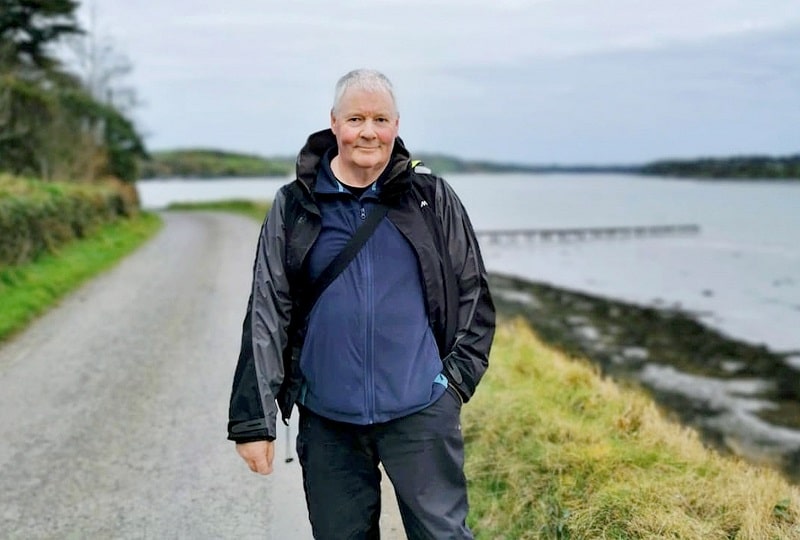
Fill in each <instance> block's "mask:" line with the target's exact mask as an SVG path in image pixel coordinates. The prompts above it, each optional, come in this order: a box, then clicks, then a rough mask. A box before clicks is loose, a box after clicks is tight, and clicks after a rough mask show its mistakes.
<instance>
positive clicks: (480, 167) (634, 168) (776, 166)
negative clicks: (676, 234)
mask: <svg viewBox="0 0 800 540" xmlns="http://www.w3.org/2000/svg"><path fill="white" fill-rule="evenodd" d="M414 158H416V159H421V160H422V161H423V162H424V163H425V165H427V166H428V167H429V168H430V169H432V170H433V171H435V172H437V173H441V174H448V173H465V174H466V173H529V174H545V173H576V174H592V173H624V174H645V175H659V176H678V177H692V178H749V179H759V178H782V179H800V155H796V156H789V157H765V156H754V157H746V156H745V157H731V158H703V159H695V160H663V161H654V162H652V163H648V164H645V165H554V164H548V165H526V164H520V163H500V162H492V161H485V160H465V159H460V158H457V157H453V156H447V155H444V154H426V153H420V154H414ZM141 170H142V177H143V178H175V177H178V178H223V177H255V176H290V175H291V174H293V172H294V159H293V158H288V157H273V158H265V157H261V156H257V155H252V154H239V153H235V152H224V151H219V150H206V149H188V150H172V151H164V152H153V153H152V154H151V158H150V159H149V160H148V161H145V162H143V163H142V166H141Z"/></svg>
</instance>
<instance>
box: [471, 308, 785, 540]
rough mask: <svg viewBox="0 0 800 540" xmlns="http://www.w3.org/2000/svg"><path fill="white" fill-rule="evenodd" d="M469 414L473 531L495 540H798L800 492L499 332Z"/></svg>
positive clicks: (576, 365)
mask: <svg viewBox="0 0 800 540" xmlns="http://www.w3.org/2000/svg"><path fill="white" fill-rule="evenodd" d="M490 365H491V367H490V369H489V371H488V372H487V374H486V377H485V378H484V381H483V382H482V383H481V386H480V388H479V391H478V392H477V394H476V395H475V397H474V398H473V400H472V402H470V404H468V405H467V406H466V407H465V408H464V413H463V424H464V433H465V439H466V445H467V464H466V471H467V478H469V482H470V485H469V489H470V505H471V514H470V524H471V526H472V527H473V530H474V531H475V532H476V535H477V537H478V538H491V539H501V538H502V539H515V540H516V539H527V538H544V539H549V538H552V539H562V538H563V539H567V538H570V539H655V538H676V539H677V538H685V539H691V540H695V539H703V540H714V539H738V540H767V539H800V490H799V489H798V488H797V487H793V486H791V485H789V484H788V483H787V482H786V481H785V480H784V479H783V478H782V477H781V476H780V475H779V474H778V473H777V472H775V471H773V470H771V469H761V468H758V467H755V466H751V465H748V464H745V463H744V462H742V461H739V460H737V459H734V458H729V457H724V456H721V455H719V454H717V453H716V452H714V451H712V450H709V449H707V448H705V447H704V446H703V445H702V443H701V442H700V441H699V439H698V437H697V436H696V435H695V434H694V433H693V432H692V431H690V430H688V429H686V428H683V427H681V426H679V425H677V424H675V423H672V422H670V421H667V420H666V419H665V418H664V417H663V416H662V415H661V414H660V413H659V411H658V410H657V409H656V407H655V405H654V404H653V403H652V401H651V400H650V399H649V398H647V397H646V396H645V395H644V394H641V393H638V392H637V391H635V390H631V389H623V388H620V387H619V386H617V385H615V384H614V383H612V382H610V381H608V380H605V379H603V378H601V377H600V376H599V374H598V373H597V371H596V369H594V368H593V367H592V366H590V365H589V364H588V363H586V362H583V361H580V360H575V359H571V358H568V357H566V356H565V355H564V354H562V353H560V352H557V351H556V350H554V349H551V348H549V347H547V346H546V345H544V344H543V343H541V342H540V341H539V340H538V339H537V338H536V336H535V335H534V334H533V333H532V331H531V330H530V329H529V327H527V326H526V325H525V324H524V323H521V322H513V323H512V322H509V323H505V324H502V325H501V326H500V327H499V328H498V334H497V338H496V340H495V345H494V349H493V351H492V357H491V364H490Z"/></svg>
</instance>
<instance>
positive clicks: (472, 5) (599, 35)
mask: <svg viewBox="0 0 800 540" xmlns="http://www.w3.org/2000/svg"><path fill="white" fill-rule="evenodd" d="M90 4H91V2H89V1H88V0H87V1H86V2H85V3H84V6H83V7H82V12H81V15H82V18H83V19H82V20H83V21H84V23H85V25H87V26H88V16H87V14H88V12H89V11H90V10H89V9H88V6H89V5H90ZM94 6H95V13H96V16H95V20H96V30H95V34H96V35H99V36H100V37H105V38H108V39H111V40H113V43H114V46H115V47H116V49H117V50H118V51H120V52H122V53H124V54H125V55H127V57H128V58H129V59H130V61H131V63H132V64H133V66H134V71H133V72H132V74H131V75H130V76H129V77H128V80H127V84H129V85H130V86H133V87H134V88H135V89H136V91H137V93H138V96H139V99H140V100H141V102H142V104H141V106H140V107H139V108H137V109H136V111H135V113H134V116H135V118H136V119H137V121H138V124H139V126H140V128H141V129H142V131H144V133H145V134H146V137H147V139H146V140H147V143H148V147H149V148H150V149H151V150H159V149H167V148H180V147H191V146H203V147H214V148H221V149H227V150H235V151H244V152H254V153H258V154H261V155H267V156H270V155H294V154H295V153H296V152H297V150H298V149H299V148H300V147H301V146H302V144H303V142H304V141H305V138H306V137H307V135H308V134H309V133H310V132H312V131H316V130H318V129H322V128H325V127H328V125H329V116H328V115H329V110H330V106H331V100H332V95H333V86H334V84H335V82H336V80H337V79H338V77H339V76H341V75H342V74H344V73H345V72H346V71H348V70H350V69H353V68H356V67H370V68H375V69H379V70H381V71H383V72H384V73H385V74H386V75H387V76H389V78H390V79H391V80H392V81H393V83H394V84H395V88H396V93H397V97H398V105H399V109H400V135H401V136H402V137H403V139H404V140H405V142H406V144H407V146H408V147H409V148H410V149H411V150H412V152H413V151H418V152H419V151H436V152H444V153H448V154H454V155H457V156H460V157H464V158H481V159H491V160H505V161H515V162H521V163H597V164H610V163H638V162H643V161H648V160H652V159H657V158H663V157H696V156H705V155H717V156H719V155H723V156H724V155H731V154H739V153H747V154H752V153H766V154H773V155H782V154H790V153H798V152H800V1H798V0H760V1H756V0H669V1H658V0H650V1H647V0H538V1H537V0H528V1H522V0H483V1H475V0H426V1H423V0H372V1H370V2H360V1H355V0H340V1H323V0H319V1H311V0H289V1H283V2H274V1H269V0H248V1H244V0H225V1H219V0H215V1H208V0H168V1H167V0H95V1H94Z"/></svg>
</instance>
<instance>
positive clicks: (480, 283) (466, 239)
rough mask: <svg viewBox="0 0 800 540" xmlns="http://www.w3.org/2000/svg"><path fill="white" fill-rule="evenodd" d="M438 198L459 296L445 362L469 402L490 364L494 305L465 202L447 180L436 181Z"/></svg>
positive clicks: (449, 377) (446, 367)
mask: <svg viewBox="0 0 800 540" xmlns="http://www.w3.org/2000/svg"><path fill="white" fill-rule="evenodd" d="M440 180H441V179H440ZM436 198H437V200H436V208H437V209H440V210H439V212H440V213H441V214H440V219H441V223H442V228H443V232H444V235H445V240H446V241H447V246H448V251H449V255H450V261H451V263H452V269H453V273H454V274H455V278H456V283H457V284H458V297H459V298H458V323H457V325H456V334H455V339H454V344H453V347H452V349H451V351H450V353H449V354H448V355H447V356H446V357H445V358H444V359H443V360H442V362H443V364H444V368H445V374H446V375H447V378H448V381H449V382H450V384H453V385H454V386H455V387H456V388H457V389H458V391H459V393H461V395H462V397H463V398H464V401H465V402H466V401H468V400H469V399H470V398H471V397H472V395H473V393H474V392H475V388H476V386H477V385H478V382H479V381H480V379H481V377H483V374H484V373H485V372H486V369H487V368H488V367H489V351H490V349H491V346H492V339H493V338H494V330H495V308H494V303H493V301H492V297H491V293H490V291H489V282H488V279H487V275H486V268H485V267H484V264H483V258H482V257H481V253H480V248H479V246H478V241H477V239H476V237H475V231H474V230H473V228H472V223H471V222H470V220H469V216H468V215H467V212H466V210H465V208H464V206H463V204H462V203H461V201H460V200H459V198H458V196H457V195H456V193H455V191H453V188H452V187H451V186H450V185H449V184H448V183H447V182H446V181H444V180H441V181H440V182H439V183H438V184H437V189H436Z"/></svg>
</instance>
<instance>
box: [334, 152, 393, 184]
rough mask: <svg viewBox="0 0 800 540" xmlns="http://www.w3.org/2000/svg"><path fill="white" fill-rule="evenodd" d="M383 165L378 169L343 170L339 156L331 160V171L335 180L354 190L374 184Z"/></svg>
mask: <svg viewBox="0 0 800 540" xmlns="http://www.w3.org/2000/svg"><path fill="white" fill-rule="evenodd" d="M386 165H388V164H385V165H384V166H383V167H381V168H380V169H376V168H373V169H361V168H344V167H342V162H341V160H340V159H339V156H336V157H334V158H333V160H331V170H332V171H333V174H334V175H336V179H337V180H339V182H341V183H343V184H344V185H346V186H353V187H356V188H365V187H367V186H369V185H370V184H372V183H373V182H375V180H377V179H378V177H379V176H380V175H381V173H382V172H383V170H384V169H385V168H386Z"/></svg>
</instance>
